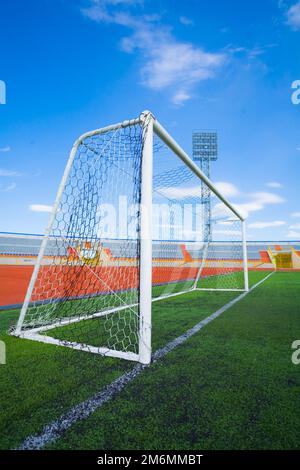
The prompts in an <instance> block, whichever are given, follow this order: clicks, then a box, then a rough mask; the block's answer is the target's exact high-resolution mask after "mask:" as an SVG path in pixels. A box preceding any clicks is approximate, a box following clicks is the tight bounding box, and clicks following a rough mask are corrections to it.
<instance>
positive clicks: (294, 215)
mask: <svg viewBox="0 0 300 470" xmlns="http://www.w3.org/2000/svg"><path fill="white" fill-rule="evenodd" d="M291 217H300V212H292V213H291Z"/></svg>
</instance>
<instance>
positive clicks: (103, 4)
mask: <svg viewBox="0 0 300 470" xmlns="http://www.w3.org/2000/svg"><path fill="white" fill-rule="evenodd" d="M138 3H139V2H137V1H131V2H130V1H122V2H120V1H119V2H118V1H117V2H116V1H113V0H94V1H93V2H92V3H91V5H90V7H88V8H84V9H82V13H83V14H84V15H85V16H87V17H88V18H90V19H91V20H94V21H97V22H104V23H107V24H110V23H115V24H118V25H121V26H124V27H126V28H129V29H131V30H132V34H131V35H129V36H127V37H124V38H123V40H122V42H121V49H122V50H123V51H124V52H126V53H133V52H140V53H141V55H142V58H143V63H142V65H141V69H140V74H141V80H142V84H143V85H144V86H146V87H147V88H150V89H151V90H155V91H163V90H165V91H168V94H170V96H171V101H172V102H173V103H174V104H175V105H177V106H178V105H182V104H183V103H184V102H186V101H188V100H189V99H190V98H191V92H192V90H193V88H194V87H195V86H196V85H197V84H199V83H201V82H202V81H203V80H207V79H209V78H212V77H214V75H215V73H216V71H217V70H218V69H219V68H220V67H221V66H222V65H224V64H225V63H226V60H227V55H226V54H225V53H224V52H223V53H213V52H207V51H205V50H204V49H202V48H200V47H198V46H195V45H194V44H191V43H189V42H183V41H178V40H177V39H176V38H175V37H174V36H173V35H172V34H171V32H170V28H168V27H166V26H163V25H161V24H159V25H158V24H156V22H157V21H158V19H159V17H158V16H157V15H152V16H141V15H140V16H137V15H132V14H131V13H130V12H128V10H127V11H126V10H122V9H120V7H122V5H123V6H129V5H131V6H133V5H137V4H138ZM115 7H117V8H115Z"/></svg>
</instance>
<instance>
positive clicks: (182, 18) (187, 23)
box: [179, 16, 194, 26]
mask: <svg viewBox="0 0 300 470" xmlns="http://www.w3.org/2000/svg"><path fill="white" fill-rule="evenodd" d="M179 21H180V23H182V24H183V25H184V26H191V25H193V24H194V22H193V20H191V18H188V17H187V16H180V18H179Z"/></svg>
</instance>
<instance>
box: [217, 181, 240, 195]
mask: <svg viewBox="0 0 300 470" xmlns="http://www.w3.org/2000/svg"><path fill="white" fill-rule="evenodd" d="M215 186H216V188H217V189H218V190H219V191H220V193H222V194H223V196H225V197H234V196H238V195H239V193H240V192H239V190H238V188H237V187H236V186H234V184H232V183H228V182H226V181H217V182H216V183H215Z"/></svg>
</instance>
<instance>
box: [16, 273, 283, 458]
mask: <svg viewBox="0 0 300 470" xmlns="http://www.w3.org/2000/svg"><path fill="white" fill-rule="evenodd" d="M272 274H274V272H272V273H270V274H269V275H268V276H266V277H265V278H264V279H262V280H261V281H259V282H258V283H257V284H255V285H254V286H252V287H251V288H250V289H249V291H248V292H243V293H242V294H240V295H239V296H238V297H236V298H235V299H233V300H231V301H230V302H228V303H227V304H226V305H224V306H223V307H221V308H220V309H218V310H217V311H216V312H214V313H213V314H211V315H209V316H208V317H206V318H205V319H204V320H201V321H200V322H199V323H197V324H196V325H195V326H193V327H192V328H190V329H189V330H187V331H186V332H185V333H183V334H182V335H180V336H178V337H177V338H175V339H174V340H172V341H170V342H169V343H167V344H166V346H164V347H163V348H160V349H158V350H157V351H155V353H154V354H153V356H152V362H151V364H153V363H156V362H157V361H158V360H160V359H162V358H163V357H164V356H166V354H168V353H169V352H171V351H173V350H174V349H176V348H177V347H178V346H180V345H181V344H183V343H184V342H185V341H187V340H188V339H189V338H191V337H192V336H194V335H195V334H196V333H198V331H200V330H201V329H202V328H203V327H204V326H206V325H208V323H210V322H211V321H213V320H214V319H215V318H217V317H219V316H220V315H222V313H224V312H226V310H228V309H229V308H231V307H232V306H233V305H235V304H236V303H237V302H239V301H240V300H242V299H243V298H244V297H246V295H248V294H249V293H250V292H252V291H253V290H254V289H255V288H256V287H258V286H259V285H260V284H262V283H263V282H265V281H266V280H267V279H268V278H269V277H270V276H271V275H272ZM151 364H149V365H145V364H136V365H135V366H134V367H133V369H131V370H130V371H128V372H125V373H124V374H123V375H121V376H120V377H118V378H117V379H116V380H114V381H113V382H112V383H110V384H109V385H107V386H106V387H104V388H103V389H102V390H101V391H99V392H97V393H96V394H95V395H93V396H92V397H90V398H88V399H87V400H85V401H83V402H81V403H79V404H78V405H76V406H74V407H73V408H71V409H70V410H69V411H68V412H66V413H64V414H63V415H61V416H60V417H59V418H58V419H56V420H54V421H52V422H51V423H49V424H47V425H46V426H45V427H44V428H43V430H42V432H41V433H40V434H38V435H33V436H29V437H27V438H26V439H25V440H24V441H23V443H22V444H21V445H20V447H18V449H17V450H38V449H42V448H43V447H45V446H46V445H47V444H49V443H51V442H53V441H56V440H57V439H58V438H60V437H61V436H62V434H63V433H64V432H66V431H67V430H68V429H69V428H71V426H73V425H74V424H75V423H77V422H78V421H82V420H84V419H87V418H88V417H89V416H90V415H91V414H93V413H94V412H95V411H96V410H98V409H99V408H101V406H103V405H104V404H105V403H106V402H108V401H109V400H111V399H112V398H114V397H115V396H116V395H118V394H119V393H120V392H121V391H122V390H123V389H124V388H125V386H126V385H127V384H128V383H129V382H131V381H132V380H134V379H135V378H136V377H137V376H138V375H140V374H141V373H142V372H143V371H144V370H145V369H147V368H148V367H151Z"/></svg>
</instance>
